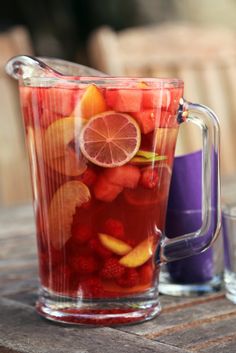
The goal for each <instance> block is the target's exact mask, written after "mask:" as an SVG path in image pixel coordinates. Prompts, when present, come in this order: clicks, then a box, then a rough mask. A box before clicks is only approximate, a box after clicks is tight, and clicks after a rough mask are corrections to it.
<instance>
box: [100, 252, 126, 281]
mask: <svg viewBox="0 0 236 353" xmlns="http://www.w3.org/2000/svg"><path fill="white" fill-rule="evenodd" d="M124 272H125V268H124V266H122V265H120V264H119V261H118V260H117V259H116V258H114V257H111V258H110V259H108V260H106V262H105V264H104V267H103V269H102V271H101V276H102V277H103V278H105V279H115V278H120V277H121V276H122V275H123V274H124Z"/></svg>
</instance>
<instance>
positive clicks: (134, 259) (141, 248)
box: [119, 237, 154, 267]
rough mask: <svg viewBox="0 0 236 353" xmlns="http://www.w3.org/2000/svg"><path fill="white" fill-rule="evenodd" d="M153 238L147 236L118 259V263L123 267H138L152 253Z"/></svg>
mask: <svg viewBox="0 0 236 353" xmlns="http://www.w3.org/2000/svg"><path fill="white" fill-rule="evenodd" d="M153 245H154V238H153V237H148V238H147V239H145V240H143V241H142V242H141V243H139V244H138V245H137V246H136V247H135V248H133V250H131V251H130V252H129V253H128V254H127V255H125V256H123V257H122V258H121V259H120V261H119V262H120V264H121V265H123V266H125V267H138V266H141V265H143V264H144V263H145V262H146V261H147V260H149V259H150V257H151V256H152V254H153V251H154V246H153Z"/></svg>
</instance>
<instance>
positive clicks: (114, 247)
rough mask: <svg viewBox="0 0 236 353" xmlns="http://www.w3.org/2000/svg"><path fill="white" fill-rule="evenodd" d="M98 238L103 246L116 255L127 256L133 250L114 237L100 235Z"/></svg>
mask: <svg viewBox="0 0 236 353" xmlns="http://www.w3.org/2000/svg"><path fill="white" fill-rule="evenodd" d="M98 237H99V239H100V242H101V243H102V245H103V246H104V247H105V248H107V249H108V250H111V251H112V252H113V253H115V254H116V255H126V254H127V253H129V252H130V251H131V250H132V247H131V246H130V245H129V244H127V243H125V242H124V241H122V240H119V239H117V238H115V237H112V236H111V235H108V234H103V233H99V234H98Z"/></svg>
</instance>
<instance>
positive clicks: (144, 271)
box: [139, 263, 154, 284]
mask: <svg viewBox="0 0 236 353" xmlns="http://www.w3.org/2000/svg"><path fill="white" fill-rule="evenodd" d="M153 275H154V269H153V265H152V264H150V263H147V264H144V265H143V266H141V267H140V269H139V277H140V282H141V283H142V284H148V283H151V281H152V279H153Z"/></svg>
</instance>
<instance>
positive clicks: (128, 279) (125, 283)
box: [116, 268, 139, 288]
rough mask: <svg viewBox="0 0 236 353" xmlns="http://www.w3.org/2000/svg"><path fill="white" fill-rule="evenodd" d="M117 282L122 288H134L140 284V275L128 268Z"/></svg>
mask: <svg viewBox="0 0 236 353" xmlns="http://www.w3.org/2000/svg"><path fill="white" fill-rule="evenodd" d="M116 282H117V284H118V285H119V286H121V287H125V288H129V287H134V286H136V285H137V284H138V283H139V274H138V272H137V270H136V269H135V268H128V269H126V271H125V273H124V274H123V276H122V277H120V278H118V279H117V281H116Z"/></svg>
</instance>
